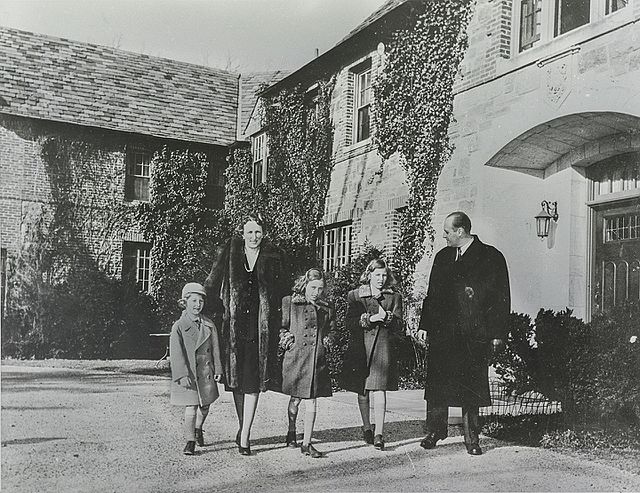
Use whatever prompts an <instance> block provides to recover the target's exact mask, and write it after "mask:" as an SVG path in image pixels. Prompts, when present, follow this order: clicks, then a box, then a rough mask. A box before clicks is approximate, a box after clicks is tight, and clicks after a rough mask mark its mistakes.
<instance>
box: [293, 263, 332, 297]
mask: <svg viewBox="0 0 640 493" xmlns="http://www.w3.org/2000/svg"><path fill="white" fill-rule="evenodd" d="M324 280H325V279H324V272H322V270H321V269H318V268H316V267H312V268H311V269H309V270H308V271H307V272H305V273H304V274H302V275H301V276H300V277H298V279H296V282H295V283H294V285H293V292H294V293H295V294H301V295H303V296H304V294H305V290H306V289H307V284H309V283H310V282H311V281H324Z"/></svg>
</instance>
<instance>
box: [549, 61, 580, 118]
mask: <svg viewBox="0 0 640 493" xmlns="http://www.w3.org/2000/svg"><path fill="white" fill-rule="evenodd" d="M571 62H572V57H565V58H563V59H561V60H558V61H557V62H555V63H551V64H549V65H547V66H546V67H545V88H546V91H545V101H546V102H547V103H549V104H551V105H552V106H555V107H560V106H562V103H564V101H565V100H566V99H567V96H569V94H570V93H571V89H572V88H573V87H572V86H573V69H572V66H573V64H572V63H571Z"/></svg>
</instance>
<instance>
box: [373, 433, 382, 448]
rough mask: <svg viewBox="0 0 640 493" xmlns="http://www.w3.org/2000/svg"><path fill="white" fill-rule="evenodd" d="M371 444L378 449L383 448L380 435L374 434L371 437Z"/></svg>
mask: <svg viewBox="0 0 640 493" xmlns="http://www.w3.org/2000/svg"><path fill="white" fill-rule="evenodd" d="M373 446H374V447H375V448H377V449H378V450H384V440H383V439H382V435H376V436H375V438H374V439H373Z"/></svg>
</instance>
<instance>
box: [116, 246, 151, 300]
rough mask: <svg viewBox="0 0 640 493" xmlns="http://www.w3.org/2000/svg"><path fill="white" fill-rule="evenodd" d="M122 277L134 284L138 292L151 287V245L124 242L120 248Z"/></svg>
mask: <svg viewBox="0 0 640 493" xmlns="http://www.w3.org/2000/svg"><path fill="white" fill-rule="evenodd" d="M122 251H123V258H122V277H123V278H125V279H127V280H129V281H131V282H135V283H136V285H137V286H138V287H139V289H140V291H146V292H148V291H149V289H150V287H151V245H150V244H149V243H140V242H132V241H125V242H124V244H123V247H122Z"/></svg>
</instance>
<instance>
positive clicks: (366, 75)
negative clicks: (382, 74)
mask: <svg viewBox="0 0 640 493" xmlns="http://www.w3.org/2000/svg"><path fill="white" fill-rule="evenodd" d="M355 78H356V80H355V82H356V84H355V126H356V135H355V137H356V139H355V141H356V142H360V141H361V140H365V139H368V138H369V135H370V130H371V126H370V115H369V112H370V109H371V68H370V67H369V68H367V69H366V70H363V71H361V72H358V73H356V74H355Z"/></svg>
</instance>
